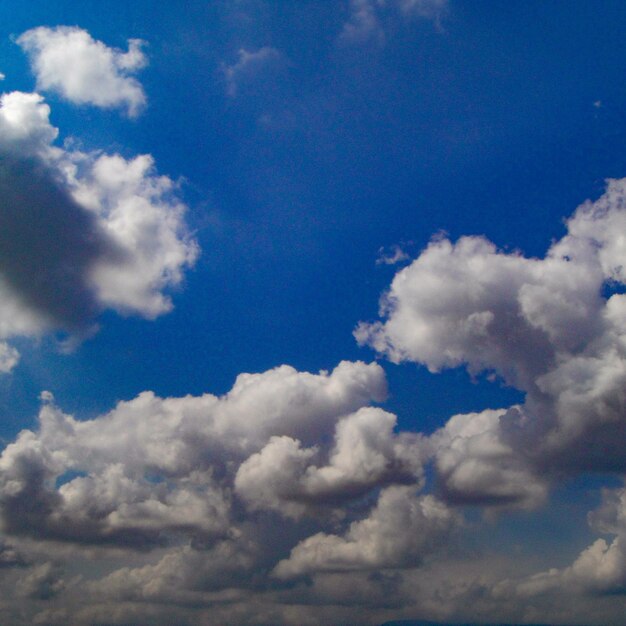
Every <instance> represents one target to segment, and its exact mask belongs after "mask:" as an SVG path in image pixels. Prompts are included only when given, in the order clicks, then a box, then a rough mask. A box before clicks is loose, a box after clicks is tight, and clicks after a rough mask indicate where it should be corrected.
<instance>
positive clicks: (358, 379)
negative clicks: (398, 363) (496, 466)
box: [0, 362, 411, 549]
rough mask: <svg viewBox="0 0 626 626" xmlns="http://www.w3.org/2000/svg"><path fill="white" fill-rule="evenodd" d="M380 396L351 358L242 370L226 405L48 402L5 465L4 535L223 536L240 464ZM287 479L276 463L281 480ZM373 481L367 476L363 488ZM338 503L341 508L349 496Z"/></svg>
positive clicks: (148, 541)
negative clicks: (94, 411)
mask: <svg viewBox="0 0 626 626" xmlns="http://www.w3.org/2000/svg"><path fill="white" fill-rule="evenodd" d="M384 391H385V381H384V374H383V372H382V370H381V369H380V367H379V366H377V365H375V364H371V365H365V364H364V363H347V362H344V363H341V364H340V365H339V366H338V367H337V368H336V369H335V370H334V371H333V373H332V374H328V373H321V374H319V375H313V374H307V373H299V372H296V371H295V370H293V369H292V368H289V367H286V366H283V367H280V368H276V369H274V370H271V371H269V372H265V373H263V374H255V375H252V374H242V375H241V376H240V377H238V379H237V381H236V383H235V385H234V387H233V389H232V390H231V391H230V392H229V393H228V394H227V395H226V396H224V397H222V398H218V397H215V396H211V395H209V394H207V395H204V396H200V397H191V396H187V397H185V398H169V399H160V398H156V397H155V396H154V395H153V394H151V393H148V392H146V393H143V394H141V395H140V396H139V397H137V398H136V399H135V400H132V401H130V402H123V403H120V404H119V405H118V406H117V407H116V409H115V410H113V411H112V412H111V413H109V414H107V415H104V416H102V417H99V418H97V419H94V420H90V421H86V422H79V421H76V420H75V419H73V418H72V417H71V416H68V415H65V414H63V413H62V412H61V411H60V410H59V409H58V408H56V407H55V406H54V405H53V404H51V401H52V400H51V398H49V397H48V396H46V397H45V399H44V402H45V404H44V406H43V407H42V410H41V413H40V416H39V419H40V427H39V430H38V431H37V432H32V431H23V432H22V433H21V434H20V435H19V437H18V439H17V440H16V441H15V442H14V443H12V444H10V445H9V446H7V448H6V449H5V450H4V453H3V454H2V456H1V457H0V515H1V516H2V519H3V527H4V529H5V532H7V533H9V534H16V535H26V536H32V537H34V538H37V539H44V538H48V539H56V540H61V541H66V542H69V543H76V544H81V543H86V544H89V543H92V544H99V543H101V544H116V545H122V546H128V547H131V548H132V547H134V548H137V549H138V548H144V547H146V546H150V545H153V544H155V545H156V544H158V543H160V542H161V541H162V540H163V538H164V533H170V534H174V535H176V534H180V535H182V536H185V537H193V538H195V539H196V540H198V539H199V538H203V537H222V536H224V537H226V536H228V535H229V534H231V533H232V532H235V529H236V526H233V522H232V520H231V494H232V491H233V483H234V477H235V474H236V473H237V469H238V468H239V466H240V464H241V463H242V462H244V461H245V460H246V459H247V458H248V457H249V456H250V455H251V454H255V453H256V452H257V451H259V450H261V449H263V448H264V447H265V446H266V445H267V444H268V441H269V440H270V439H271V438H272V436H277V437H281V436H282V437H298V438H299V439H301V440H303V441H307V442H310V441H311V440H313V439H318V438H319V437H323V436H324V435H330V434H332V433H333V431H334V430H335V426H336V424H337V423H338V421H340V418H341V416H343V415H345V414H349V413H350V412H352V411H354V410H356V409H358V408H359V407H360V406H363V405H364V404H367V403H368V402H369V401H370V400H371V399H382V397H383V394H384ZM356 419H359V417H358V414H357V418H356ZM339 430H341V426H340V427H339ZM379 430H380V428H379ZM382 430H383V431H384V430H386V429H385V427H383V429H382ZM381 445H382V447H384V444H381ZM399 445H401V444H399ZM339 453H340V452H339V451H335V452H334V453H333V454H334V455H335V456H336V455H337V454H339ZM333 458H334V457H333ZM410 462H411V461H410V459H408V460H407V461H406V463H407V464H408V463H410ZM337 464H338V465H340V466H341V465H342V461H341V460H335V465H337ZM343 465H344V466H345V465H346V463H345V462H343ZM348 465H350V463H348ZM288 471H289V468H288V467H282V466H278V467H274V468H273V473H274V474H277V477H276V479H275V480H276V481H278V482H279V481H280V476H281V475H282V474H283V472H288ZM345 471H347V468H346V469H345ZM353 471H354V472H355V477H353V478H351V477H347V478H346V479H345V480H348V481H350V480H352V481H353V482H356V483H359V482H362V481H363V478H362V476H361V475H360V474H359V472H361V473H362V471H363V470H362V469H361V468H358V467H355V468H354V470H353ZM265 474H266V476H268V480H272V479H273V476H272V472H271V471H266V472H265ZM380 474H381V470H378V472H377V476H378V478H379V479H380V478H381V476H380ZM66 477H67V478H66ZM376 484H377V482H376V480H373V479H372V478H370V479H369V483H367V484H366V487H369V488H373V487H375V486H376ZM338 495H340V496H342V497H341V498H340V499H339V500H338V502H337V504H338V505H341V504H344V503H345V502H346V501H347V500H349V499H350V497H351V494H350V493H347V494H346V493H342V492H340V491H339V490H338Z"/></svg>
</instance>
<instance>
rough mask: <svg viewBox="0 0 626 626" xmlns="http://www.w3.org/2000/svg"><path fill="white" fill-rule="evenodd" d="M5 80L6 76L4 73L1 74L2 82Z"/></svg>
mask: <svg viewBox="0 0 626 626" xmlns="http://www.w3.org/2000/svg"><path fill="white" fill-rule="evenodd" d="M5 78H6V76H5V75H4V74H3V73H2V72H0V80H4V79H5Z"/></svg>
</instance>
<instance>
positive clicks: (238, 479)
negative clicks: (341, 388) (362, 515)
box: [235, 407, 425, 518]
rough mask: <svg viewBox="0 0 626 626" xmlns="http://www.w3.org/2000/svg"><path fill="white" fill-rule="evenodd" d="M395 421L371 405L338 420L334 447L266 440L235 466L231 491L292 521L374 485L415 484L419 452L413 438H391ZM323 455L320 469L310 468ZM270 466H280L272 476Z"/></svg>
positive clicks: (419, 469)
mask: <svg viewBox="0 0 626 626" xmlns="http://www.w3.org/2000/svg"><path fill="white" fill-rule="evenodd" d="M395 425H396V417H395V416H394V415H391V414H390V413H386V412H385V411H383V410H381V409H377V408H373V407H366V408H362V409H360V410H359V411H357V412H356V413H354V414H352V415H348V416H346V417H344V418H342V419H341V420H339V421H338V422H337V424H336V427H335V435H334V445H333V447H332V449H330V450H329V451H327V452H325V451H323V450H320V446H319V445H318V446H315V447H311V448H302V447H301V444H300V441H298V440H296V439H293V438H291V437H285V436H282V437H272V438H271V439H270V441H269V443H268V444H267V445H266V446H265V447H264V448H263V449H262V450H261V451H260V452H258V453H256V454H253V455H252V456H250V457H249V458H248V459H247V460H246V461H245V462H244V463H242V464H241V466H240V467H239V470H238V471H237V475H236V476H235V489H236V491H237V493H238V494H239V495H241V496H242V497H243V498H244V500H246V502H247V503H248V504H249V506H250V507H251V508H252V509H264V508H266V509H274V510H276V511H278V512H280V513H282V514H283V515H287V516H291V517H294V518H298V517H300V516H301V515H303V514H304V513H306V512H307V511H308V509H309V508H310V507H315V505H321V504H331V505H332V504H333V503H337V504H342V503H345V502H346V501H349V500H350V499H351V498H356V497H358V496H362V495H364V494H365V493H367V492H368V491H370V490H371V489H373V488H374V487H378V486H382V485H385V484H390V483H418V482H419V481H420V478H421V476H422V462H423V460H424V459H425V454H424V453H423V450H422V447H423V445H422V442H421V439H420V438H419V437H418V436H417V435H412V434H410V433H402V434H400V435H394V433H393V428H394V426H395ZM320 457H322V459H323V457H327V464H326V465H316V464H315V461H319V460H320ZM276 468H280V471H279V472H277V471H276Z"/></svg>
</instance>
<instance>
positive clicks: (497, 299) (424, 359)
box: [355, 179, 626, 500]
mask: <svg viewBox="0 0 626 626" xmlns="http://www.w3.org/2000/svg"><path fill="white" fill-rule="evenodd" d="M625 196H626V180H624V179H622V180H612V181H609V183H608V186H607V190H606V193H605V194H604V195H603V196H602V197H601V198H600V199H599V200H597V201H596V202H587V203H585V204H583V205H582V206H581V207H579V208H578V210H577V211H576V213H575V214H574V215H573V216H572V217H571V218H570V219H569V220H568V222H567V234H566V235H565V236H564V237H563V238H562V239H561V240H560V241H557V242H555V243H554V244H552V246H551V247H550V248H549V249H548V252H547V254H546V256H545V257H544V258H543V259H538V258H527V257H524V256H523V255H522V254H521V253H504V252H502V251H500V250H498V249H497V248H496V247H495V246H494V245H493V244H492V243H490V242H488V241H487V240H485V239H484V238H482V237H462V238H461V239H459V241H457V242H456V243H452V242H451V241H449V240H447V239H441V238H440V239H437V240H434V241H432V242H431V243H430V245H429V246H428V247H427V248H426V250H424V251H423V252H422V253H421V255H420V256H419V257H418V258H417V259H415V260H414V261H413V262H412V263H411V264H410V265H409V266H408V267H406V268H404V269H402V270H401V271H399V272H398V273H397V274H396V276H395V278H394V280H393V282H392V285H391V288H390V289H389V291H388V293H387V294H386V295H385V296H384V298H383V300H382V303H381V315H382V316H383V317H384V318H385V319H384V321H379V322H373V323H361V324H360V325H359V326H358V328H357V330H356V332H355V335H356V337H357V339H358V341H359V342H360V343H361V344H367V345H370V346H371V347H373V348H374V349H375V350H377V351H378V352H380V353H381V354H384V355H386V356H387V357H388V358H389V359H391V360H392V361H394V362H401V361H414V362H417V363H421V364H424V365H425V366H426V367H428V369H429V370H430V371H431V372H438V371H440V370H442V369H445V368H451V367H458V366H462V365H465V366H466V367H467V368H468V370H469V371H470V372H471V373H472V374H478V373H480V372H482V371H486V372H488V373H491V374H494V375H496V376H499V377H501V378H502V379H504V381H505V382H506V383H508V384H509V385H513V386H515V387H517V388H518V389H520V390H522V391H524V392H525V393H526V402H525V403H524V404H523V405H521V406H518V407H511V408H510V409H509V410H507V411H504V412H503V413H502V415H501V416H500V417H498V419H497V423H496V422H495V421H494V422H493V426H491V427H490V428H489V430H490V431H491V432H492V435H491V436H492V437H493V438H494V440H496V441H497V442H498V445H499V446H502V447H504V448H507V447H508V448H509V449H510V450H511V451H512V454H513V456H517V457H518V458H517V460H515V461H512V457H511V455H505V457H502V459H501V460H502V462H503V463H505V465H506V468H505V467H504V466H501V469H502V470H503V471H504V470H505V469H506V472H508V473H509V477H511V478H512V475H511V474H510V472H513V474H518V473H519V472H520V471H521V472H522V474H519V478H521V477H522V475H523V473H524V472H525V471H526V470H525V469H523V468H525V467H527V466H528V465H529V464H530V465H531V466H534V467H535V469H536V470H537V471H539V472H541V471H543V469H550V468H552V469H561V470H563V469H566V470H568V471H581V470H587V469H596V470H621V469H624V457H623V448H624V444H625V443H626V419H625V418H626V396H625V395H624V393H623V389H624V381H625V380H626V379H625V374H626V352H625V351H624V346H625V345H626V344H625V337H626V327H625V326H624V319H625V318H624V315H623V312H624V309H625V307H626V296H624V295H622V294H620V293H613V294H612V295H609V297H605V296H604V295H603V293H604V292H603V290H604V289H606V288H607V286H608V289H609V294H610V291H611V285H619V284H623V283H624V280H625V278H626V277H625V276H624V274H623V267H624V262H625V260H626V259H625V258H624V246H623V241H622V240H623V233H624V232H626V210H625V209H624V206H625V204H624V198H625ZM613 291H615V290H613ZM492 420H493V418H492ZM468 452H469V454H470V456H473V455H474V453H476V454H475V455H474V456H475V457H476V458H475V461H476V465H475V470H476V471H477V472H480V473H482V472H484V470H485V467H484V464H483V461H484V455H483V452H482V451H480V450H474V451H471V450H469V449H468ZM505 458H506V461H505V460H504V459H505ZM480 459H483V461H480ZM467 461H468V462H469V457H468V458H467ZM440 462H442V459H441V458H440ZM463 466H464V467H465V469H464V472H463V474H464V476H465V479H467V472H468V471H469V467H470V465H468V464H464V465H463ZM494 469H495V467H494ZM477 480H478V478H477ZM470 482H471V481H470ZM514 482H518V481H517V479H515V480H514ZM522 482H523V480H522ZM540 491H541V490H539V492H540ZM539 492H537V494H536V495H539ZM532 499H535V496H533V497H531V500H532Z"/></svg>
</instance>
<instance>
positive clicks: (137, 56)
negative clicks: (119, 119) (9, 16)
mask: <svg viewBox="0 0 626 626" xmlns="http://www.w3.org/2000/svg"><path fill="white" fill-rule="evenodd" d="M17 43H18V44H19V45H20V46H21V47H22V49H23V50H24V51H25V52H26V53H27V54H28V56H29V58H30V62H31V67H32V70H33V72H34V73H35V76H36V77H37V88H38V89H40V90H42V91H48V90H49V91H53V92H55V93H57V94H59V95H60V96H61V97H63V98H65V99H66V100H69V101H70V102H73V103H74V104H91V105H94V106H98V107H102V108H125V109H126V111H127V112H128V115H130V116H135V115H137V114H138V112H139V111H140V110H141V108H142V107H143V106H144V105H145V103H146V96H145V94H144V91H143V89H142V87H141V85H140V84H139V82H138V81H137V80H136V79H135V78H133V77H132V76H130V74H134V73H135V72H137V71H138V70H140V69H141V68H143V67H145V66H146V65H147V62H148V61H147V58H146V56H145V54H144V53H143V52H142V46H143V45H144V42H143V41H141V40H140V39H130V40H129V41H128V51H127V52H122V51H121V50H116V49H114V48H109V47H108V46H106V45H105V44H104V43H102V42H101V41H96V40H95V39H93V38H92V37H91V35H90V34H89V33H88V32H87V31H85V30H83V29H81V28H77V27H68V26H58V27H56V28H48V27H45V26H40V27H38V28H33V29H32V30H29V31H26V32H25V33H24V34H22V35H21V36H20V37H19V38H18V39H17Z"/></svg>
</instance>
